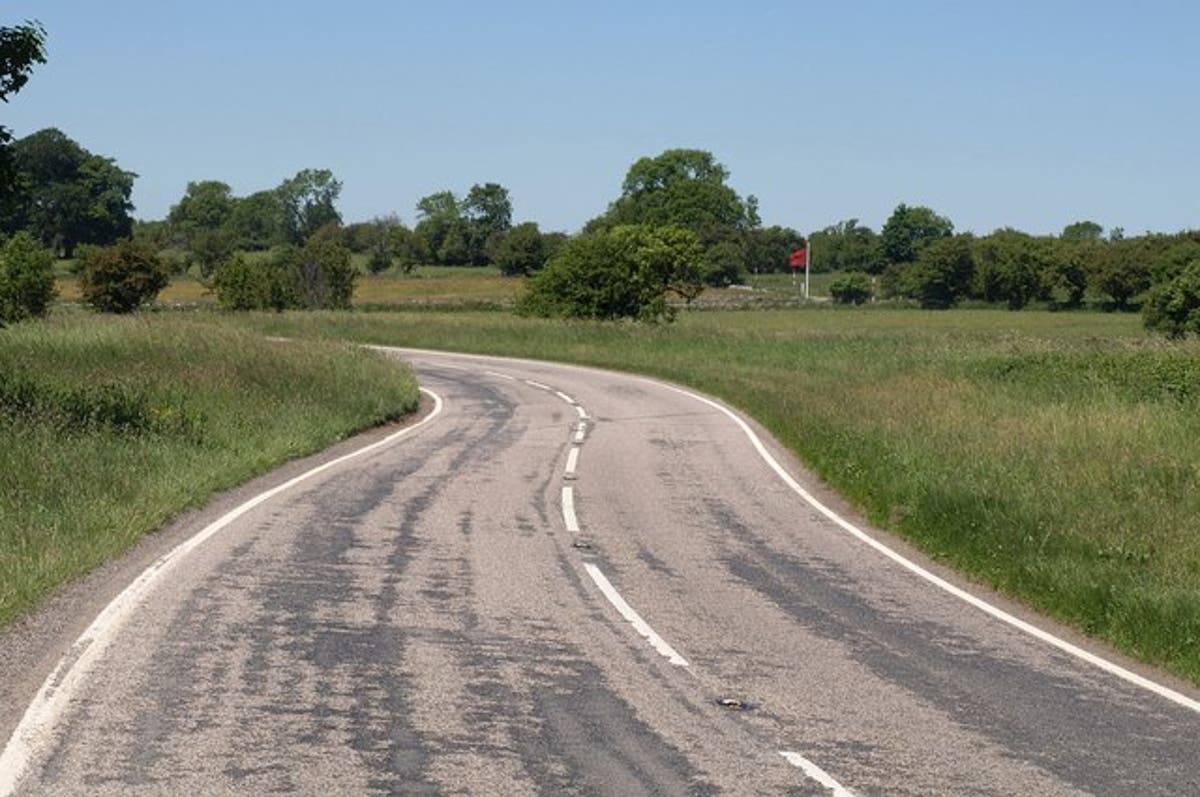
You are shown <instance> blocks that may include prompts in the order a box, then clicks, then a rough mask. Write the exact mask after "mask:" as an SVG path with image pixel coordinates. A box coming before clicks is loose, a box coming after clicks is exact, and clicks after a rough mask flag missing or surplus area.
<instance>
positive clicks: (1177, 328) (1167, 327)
mask: <svg viewBox="0 0 1200 797" xmlns="http://www.w3.org/2000/svg"><path fill="white" fill-rule="evenodd" d="M1142 312H1143V320H1144V322H1145V324H1146V328H1147V329H1154V330H1157V331H1159V332H1162V333H1164V334H1166V336H1167V337H1169V338H1182V337H1184V336H1186V335H1187V334H1188V333H1189V332H1191V333H1192V334H1193V335H1197V336H1200V260H1193V261H1192V263H1191V265H1189V266H1188V267H1187V268H1185V269H1184V270H1183V272H1182V273H1181V274H1180V275H1179V276H1177V277H1176V278H1175V279H1173V280H1171V281H1170V282H1167V283H1164V284H1162V285H1159V286H1157V287H1156V288H1155V289H1154V290H1153V291H1151V293H1150V297H1149V299H1148V300H1147V301H1146V306H1145V307H1144V308H1143V311H1142Z"/></svg>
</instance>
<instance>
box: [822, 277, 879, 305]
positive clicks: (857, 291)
mask: <svg viewBox="0 0 1200 797" xmlns="http://www.w3.org/2000/svg"><path fill="white" fill-rule="evenodd" d="M829 295H830V296H832V297H833V300H834V301H835V302H837V303H838V304H862V303H863V302H865V301H867V300H868V299H870V298H871V278H870V277H868V276H867V275H866V274H864V273H862V272H861V271H852V272H850V273H849V274H843V275H841V276H840V277H838V278H836V279H835V280H833V281H832V282H831V283H829Z"/></svg>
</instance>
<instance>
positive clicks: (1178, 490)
mask: <svg viewBox="0 0 1200 797" xmlns="http://www.w3.org/2000/svg"><path fill="white" fill-rule="evenodd" d="M244 323H246V324H247V325H249V326H250V327H251V328H254V329H258V330H261V331H264V332H270V333H274V334H289V335H304V336H312V337H319V338H333V339H346V340H355V341H369V342H375V343H391V344H401V345H408V346H419V347H428V348H437V349H453V350H461V351H474V352H484V353H493V354H507V355H518V356H524V357H534V358H545V359H556V360H565V361H572V362H579V363H588V364H594V365H600V366H607V367H612V368H620V369H624V370H629V371H635V372H641V373H646V374H653V375H657V376H661V377H665V378H668V379H672V380H675V381H678V382H682V383H685V384H689V385H693V386H695V387H696V388H699V389H701V390H704V391H707V392H708V393H711V394H714V395H717V396H720V397H722V398H724V399H726V400H727V401H729V402H730V403H732V404H734V405H736V406H738V407H740V408H741V409H743V410H745V411H747V412H749V413H750V414H751V415H753V416H754V417H756V418H758V419H759V420H760V421H761V422H763V423H764V424H765V425H766V426H767V427H768V428H769V429H770V430H771V431H772V433H773V434H774V435H775V436H776V437H777V438H778V439H779V440H780V441H782V442H783V443H784V444H785V445H786V446H788V447H789V448H791V449H792V450H793V451H795V452H796V453H797V454H798V455H799V456H800V457H801V458H802V459H803V460H804V461H805V462H807V463H808V464H809V465H811V466H812V467H813V468H814V469H815V470H816V472H817V473H818V474H820V476H822V477H823V478H824V479H826V480H827V481H828V482H829V483H831V484H832V485H834V486H835V487H837V488H838V489H839V490H840V491H841V492H842V493H843V494H844V495H846V496H847V497H848V498H849V499H850V500H851V501H853V502H854V503H855V504H857V505H858V506H859V507H861V508H862V509H863V511H865V512H866V514H867V515H868V516H869V518H870V519H871V521H872V522H874V523H876V524H879V525H881V526H884V527H887V528H890V529H893V530H895V531H897V532H898V533H900V534H902V535H903V536H905V537H907V538H909V539H911V540H912V541H914V542H915V543H917V544H918V545H919V546H920V547H922V548H923V549H924V550H925V551H927V552H928V553H929V554H931V555H932V556H934V557H936V558H938V559H940V560H943V561H945V562H947V563H950V564H952V565H953V566H955V567H957V568H959V569H961V570H962V571H964V572H966V573H969V574H971V575H973V576H974V577H976V578H978V579H980V580H982V581H984V582H986V583H989V584H991V585H993V586H995V587H996V588H998V589H1000V590H1001V591H1003V592H1005V593H1007V594H1009V595H1012V596H1016V597H1018V598H1020V599H1022V600H1024V601H1026V602H1028V603H1029V604H1031V605H1033V606H1036V607H1038V608H1039V609H1041V610H1043V611H1046V612H1049V613H1051V614H1053V615H1055V616H1057V617H1059V618H1061V619H1063V620H1065V621H1067V622H1069V623H1072V624H1074V625H1075V626H1077V627H1079V628H1080V629H1082V630H1084V631H1086V632H1087V633H1089V634H1093V635H1095V636H1098V637H1101V638H1104V639H1107V640H1109V641H1110V642H1112V643H1113V644H1115V645H1116V646H1118V647H1119V648H1121V649H1123V650H1125V651H1127V652H1129V653H1130V654H1132V655H1135V656H1138V657H1140V658H1142V659H1144V660H1147V661H1150V662H1155V663H1159V664H1163V665H1166V666H1167V667H1169V668H1171V669H1173V670H1175V671H1176V672H1178V673H1180V674H1182V675H1184V676H1186V677H1188V678H1190V679H1192V680H1193V681H1194V682H1196V683H1200V344H1198V343H1196V342H1191V343H1185V344H1180V343H1169V342H1166V341H1163V340H1159V339H1157V338H1153V337H1150V336H1148V335H1147V334H1146V333H1145V332H1143V330H1142V329H1141V328H1140V326H1139V319H1138V318H1136V317H1131V316H1125V315H1104V314H1098V313H1045V312H1025V313H1010V312H1006V311H994V310H973V311H951V312H943V313H930V312H921V311H915V310H901V309H883V308H870V309H858V310H853V309H840V308H832V307H828V306H825V307H811V308H808V309H804V310H792V311H764V312H693V313H684V314H682V315H681V318H680V320H679V322H678V323H676V324H674V325H670V326H659V327H646V326H639V325H635V324H603V323H568V322H553V321H538V320H531V319H519V318H514V317H511V316H508V315H506V314H500V313H470V312H458V313H453V314H449V313H435V312H423V313H400V312H396V313H375V314H357V315H356V314H315V315H259V316H252V317H247V318H246V319H245V320H244Z"/></svg>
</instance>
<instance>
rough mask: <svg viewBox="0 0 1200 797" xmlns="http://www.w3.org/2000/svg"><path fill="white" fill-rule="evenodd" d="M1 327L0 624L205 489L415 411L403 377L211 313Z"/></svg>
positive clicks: (371, 361)
mask: <svg viewBox="0 0 1200 797" xmlns="http://www.w3.org/2000/svg"><path fill="white" fill-rule="evenodd" d="M195 316H196V314H182V313H155V314H148V315H143V316H140V317H132V318H120V319H114V318H105V317H100V316H94V315H92V314H90V313H84V312H82V311H69V310H68V311H65V312H64V311H62V310H59V311H57V312H56V313H55V315H54V317H52V318H51V319H50V320H48V321H44V322H38V323H29V324H21V325H17V326H15V327H11V328H8V329H5V330H3V332H2V334H0V474H3V479H2V480H0V626H2V625H5V624H7V623H9V622H11V621H12V620H13V619H14V618H16V617H18V616H20V615H21V614H22V613H24V612H26V611H28V610H29V609H30V608H32V607H33V606H35V605H36V604H37V602H38V601H39V600H41V599H42V598H44V597H45V596H46V595H47V594H48V593H49V592H50V591H52V590H53V589H54V588H55V587H56V586H58V585H60V584H62V583H64V582H66V581H68V580H70V579H72V578H74V577H77V576H79V575H81V574H83V573H85V572H87V571H88V570H90V569H91V568H93V567H95V566H96V565H98V564H100V563H102V562H104V561H106V560H107V559H110V558H112V557H113V556H115V555H117V554H118V553H120V552H121V551H123V550H125V549H126V548H128V547H129V546H130V545H132V544H133V543H135V542H136V541H137V540H138V539H139V538H140V537H141V536H142V535H144V534H145V533H147V532H149V531H151V530H153V529H155V528H156V527H158V526H160V525H161V524H162V523H164V522H165V521H166V520H168V519H169V518H170V517H171V516H173V515H174V514H176V513H178V512H179V511H180V510H182V509H185V508H187V507H189V506H196V505H199V504H201V503H203V502H204V501H205V500H206V499H207V498H209V497H210V496H211V495H212V494H213V493H214V492H216V491H218V490H221V489H224V488H228V487H232V486H234V485H237V484H240V483H242V482H244V481H247V480H248V479H250V478H251V477H252V476H254V475H256V474H258V473H261V472H263V471H265V470H267V469H269V468H271V467H272V466H274V465H276V464H278V463H280V462H282V461H284V460H286V459H290V458H293V457H296V456H300V455H304V454H308V453H311V452H314V451H317V450H320V449H322V448H324V447H326V446H328V445H330V444H331V443H333V442H335V441H337V440H338V439H341V438H343V437H346V436H347V435H349V434H350V433H352V432H354V431H356V430H359V429H362V428H364V427H367V426H370V425H373V424H376V423H379V422H381V421H384V420H386V419H389V418H394V417H397V416H398V415H402V414H404V413H406V412H409V411H411V410H412V409H414V408H415V406H416V398H417V392H416V384H415V382H414V380H413V378H412V375H411V373H409V372H408V371H407V370H405V369H402V368H397V367H396V365H395V363H392V362H386V361H384V360H383V359H382V358H379V357H376V356H372V355H370V354H368V353H366V352H364V351H362V350H360V349H351V348H348V347H346V346H343V345H339V344H335V343H321V344H306V345H304V346H289V345H284V344H279V343H271V342H269V341H265V340H263V339H262V338H261V336H258V335H254V334H250V333H247V332H244V331H240V330H238V329H237V328H235V327H234V326H233V325H232V324H229V323H227V322H225V321H224V320H222V319H218V318H216V317H213V316H209V317H195Z"/></svg>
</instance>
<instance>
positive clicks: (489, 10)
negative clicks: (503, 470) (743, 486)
mask: <svg viewBox="0 0 1200 797" xmlns="http://www.w3.org/2000/svg"><path fill="white" fill-rule="evenodd" d="M31 18H32V19H37V20H39V21H41V22H42V24H43V25H44V26H45V28H46V30H47V34H48V62H47V63H46V64H45V65H42V66H40V67H38V68H37V69H36V71H35V72H34V74H33V76H32V78H31V79H30V81H29V83H28V84H27V85H26V87H25V88H24V90H23V91H22V92H21V93H20V94H18V95H16V96H15V97H11V98H10V101H9V103H8V104H7V105H0V123H3V124H5V125H7V126H9V127H10V128H12V129H13V131H14V133H15V134H16V135H17V136H24V135H28V134H29V133H32V132H35V131H37V130H40V129H42V128H45V127H58V128H59V129H61V130H63V131H64V132H65V133H66V134H67V135H69V136H70V137H72V138H73V139H75V140H76V141H78V142H79V143H80V144H82V145H83V146H84V147H86V148H87V149H89V150H90V151H92V152H95V153H97V154H101V155H105V156H109V157H113V158H115V159H116V161H117V163H118V164H119V165H120V166H121V167H123V168H125V169H128V170H131V171H134V172H136V173H137V174H138V175H139V177H138V179H137V181H136V183H135V187H134V194H133V201H134V204H135V205H136V211H135V214H134V215H135V216H136V217H138V218H142V219H156V218H162V217H164V216H165V215H166V214H167V212H168V211H169V209H170V206H171V205H172V204H174V203H176V202H178V201H179V198H180V197H181V196H182V195H183V192H184V190H185V187H186V185H187V183H188V182H189V181H193V180H209V179H213V180H222V181H224V182H226V183H229V184H230V185H231V186H232V187H233V189H234V192H235V194H237V195H239V196H241V195H245V194H249V193H252V192H254V191H258V190H262V189H267V188H273V187H274V186H276V185H278V184H279V183H280V182H282V181H283V180H284V179H286V178H288V177H290V176H292V175H293V174H295V173H296V172H297V171H299V170H300V169H304V168H327V169H330V170H332V171H333V173H334V174H335V175H336V176H337V177H338V178H339V179H340V180H341V181H342V182H343V186H344V187H343V190H342V195H341V200H340V202H339V208H340V210H341V212H342V215H343V217H344V218H345V220H346V221H347V222H350V221H357V220H365V219H368V218H371V217H373V216H377V215H384V214H388V213H396V214H398V215H399V216H400V217H401V218H402V219H404V220H405V221H406V222H408V223H412V222H413V221H414V220H415V219H414V216H415V209H414V206H415V205H416V202H417V200H418V199H420V198H421V197H422V196H425V195H427V194H429V193H432V192H434V191H439V190H443V189H450V190H453V191H454V192H455V193H456V194H458V195H459V196H461V195H463V194H465V193H466V191H467V190H468V189H469V188H470V187H471V185H472V184H475V183H485V182H498V183H500V184H502V185H504V186H505V187H507V188H508V189H509V191H510V193H511V197H512V200H513V206H514V218H515V220H517V221H525V220H530V221H536V222H538V223H539V224H540V225H541V226H542V228H543V229H555V230H564V231H568V232H573V231H577V230H578V229H579V228H580V227H581V226H582V225H583V224H584V223H585V222H586V221H587V220H588V219H590V218H592V217H594V216H596V215H598V214H600V213H601V212H603V211H604V209H605V208H606V207H607V205H608V203H609V202H611V201H612V200H613V199H615V198H616V197H617V196H618V195H619V193H620V189H621V181H622V179H623V177H624V174H625V172H626V170H627V169H628V168H629V166H630V165H631V164H632V163H633V162H634V161H635V160H637V159H638V158H640V157H643V156H647V155H649V156H653V155H657V154H659V153H661V152H662V151H663V150H666V149H670V148H680V147H682V148H695V149H704V150H708V151H711V152H712V153H713V154H714V155H715V156H716V158H717V160H719V161H720V162H721V163H723V164H724V165H725V166H726V167H727V168H728V170H729V172H730V181H729V182H730V184H731V185H732V186H733V187H734V188H735V189H736V190H737V191H738V192H739V193H741V194H743V195H745V194H754V195H756V196H757V197H758V199H759V203H760V212H761V215H762V217H763V221H764V223H765V224H768V225H771V224H780V225H785V226H789V227H794V228H796V229H798V230H801V231H802V232H807V231H811V230H814V229H820V228H822V227H825V226H827V225H829V224H833V223H835V222H837V221H840V220H844V219H848V218H857V219H859V220H860V221H861V222H862V223H865V224H868V225H870V226H871V227H874V228H876V229H878V228H879V227H880V225H882V224H883V222H884V221H885V220H886V219H887V217H888V215H890V213H891V211H892V209H893V208H894V207H895V206H896V205H897V204H899V203H901V202H904V203H907V204H909V205H926V206H929V207H932V208H933V209H934V210H936V211H937V212H939V213H941V214H942V215H945V216H948V217H949V218H950V219H951V220H952V221H953V222H954V224H955V227H956V229H958V230H963V231H974V232H977V233H986V232H989V231H991V230H993V229H996V228H998V227H1004V226H1012V227H1016V228H1019V229H1023V230H1026V231H1028V232H1032V233H1056V232H1058V231H1060V230H1061V229H1062V227H1063V226H1064V225H1066V224H1068V223H1070V222H1072V221H1076V220H1080V219H1091V220H1094V221H1097V222H1099V223H1100V224H1102V225H1103V226H1104V227H1106V228H1112V227H1116V226H1120V227H1123V228H1124V229H1125V231H1126V233H1128V234H1134V233H1141V232H1145V231H1147V230H1154V231H1164V232H1173V231H1177V230H1180V229H1185V228H1198V227H1200V190H1198V187H1200V47H1197V46H1196V40H1195V36H1196V31H1197V30H1200V3H1196V2H1194V0H1186V1H1185V2H1165V1H1161V0H1160V1H1155V0H1148V2H1140V3H1133V2H1109V1H1108V0H1092V1H1091V2H1074V1H1073V0H1040V2H1026V0H1004V1H1003V2H1001V0H992V1H990V2H989V1H987V0H978V1H976V0H953V1H952V2H950V1H947V2H935V1H934V0H911V1H910V2H903V1H898V0H891V1H890V2H888V1H884V2H873V1H866V2H800V1H799V0H796V1H795V2H749V0H748V1H747V2H742V3H736V2H732V0H730V1H729V2H708V1H707V0H688V1H687V2H656V1H655V0H641V1H640V2H628V1H627V0H609V1H608V2H603V3H594V2H582V1H581V0H557V2H549V1H547V2H520V1H519V0H514V2H495V1H494V0H492V2H477V3H476V2H465V1H462V0H460V2H402V1H399V0H396V1H394V2H366V0H342V2H338V3H332V2H328V0H327V1H326V2H310V0H289V2H287V3H281V2H266V0H239V1H238V2H229V1H228V0H206V2H199V3H182V2H178V3H177V2H162V0H107V2H103V3H96V2H79V0H73V1H70V2H69V1H68V0H38V1H36V2H34V1H31V0H15V1H14V0H4V2H3V3H0V25H13V24H16V23H18V22H20V21H22V20H24V19H31Z"/></svg>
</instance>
